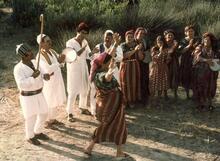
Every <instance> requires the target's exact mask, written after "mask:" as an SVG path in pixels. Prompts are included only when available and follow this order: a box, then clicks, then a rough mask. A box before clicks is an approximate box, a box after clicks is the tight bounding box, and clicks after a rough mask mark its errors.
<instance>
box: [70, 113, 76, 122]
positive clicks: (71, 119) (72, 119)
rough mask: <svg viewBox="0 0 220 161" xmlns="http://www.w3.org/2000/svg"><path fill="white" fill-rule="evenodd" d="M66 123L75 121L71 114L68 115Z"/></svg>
mask: <svg viewBox="0 0 220 161" xmlns="http://www.w3.org/2000/svg"><path fill="white" fill-rule="evenodd" d="M68 121H69V122H75V121H76V120H75V119H74V118H73V114H69V115H68Z"/></svg>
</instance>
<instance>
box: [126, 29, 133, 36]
mask: <svg viewBox="0 0 220 161" xmlns="http://www.w3.org/2000/svg"><path fill="white" fill-rule="evenodd" d="M129 34H132V35H133V34H134V31H133V30H128V31H127V32H126V33H125V37H126V36H127V35H129Z"/></svg>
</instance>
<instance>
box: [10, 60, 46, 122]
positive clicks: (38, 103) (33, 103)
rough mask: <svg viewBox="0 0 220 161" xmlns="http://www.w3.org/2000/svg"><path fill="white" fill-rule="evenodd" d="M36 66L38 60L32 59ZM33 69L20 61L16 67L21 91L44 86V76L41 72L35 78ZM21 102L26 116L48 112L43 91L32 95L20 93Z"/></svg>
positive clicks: (26, 117)
mask: <svg viewBox="0 0 220 161" xmlns="http://www.w3.org/2000/svg"><path fill="white" fill-rule="evenodd" d="M32 63H33V64H34V66H35V68H36V61H35V60H32ZM33 72H34V71H33V70H32V69H31V68H30V67H28V66H27V65H25V64H23V63H22V62H19V63H18V64H17V65H16V66H15V67H14V77H15V81H16V83H17V86H18V89H19V90H20V91H22V90H23V91H36V90H38V89H40V88H42V87H43V78H42V75H41V74H40V75H39V76H38V77H37V78H33V77H32V74H33ZM20 104H21V107H22V111H23V114H24V118H25V119H28V118H30V117H31V116H33V115H38V114H47V112H48V109H47V103H46V100H45V98H44V95H43V93H42V92H41V93H39V94H36V95H32V96H22V95H20Z"/></svg>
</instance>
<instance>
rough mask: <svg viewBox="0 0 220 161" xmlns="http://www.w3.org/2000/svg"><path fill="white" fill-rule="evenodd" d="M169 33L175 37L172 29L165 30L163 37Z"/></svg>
mask: <svg viewBox="0 0 220 161" xmlns="http://www.w3.org/2000/svg"><path fill="white" fill-rule="evenodd" d="M169 33H172V34H173V35H175V32H174V30H173V29H168V30H165V31H164V32H163V35H164V36H166V35H167V34H169Z"/></svg>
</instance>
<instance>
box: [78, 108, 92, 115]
mask: <svg viewBox="0 0 220 161" xmlns="http://www.w3.org/2000/svg"><path fill="white" fill-rule="evenodd" d="M80 110H81V114H84V115H90V116H92V114H91V112H90V111H89V110H87V109H84V108H80Z"/></svg>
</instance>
